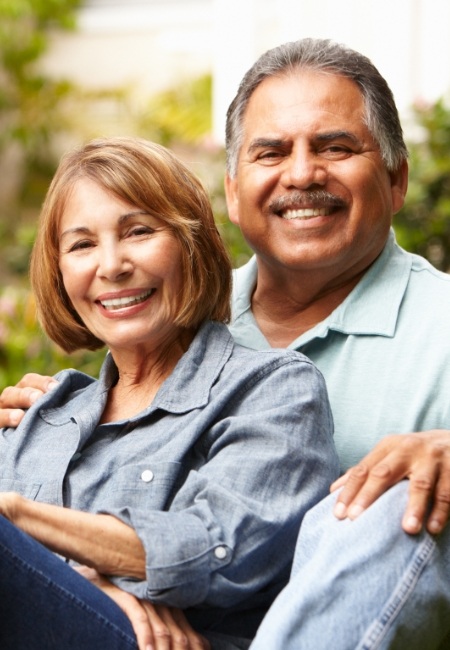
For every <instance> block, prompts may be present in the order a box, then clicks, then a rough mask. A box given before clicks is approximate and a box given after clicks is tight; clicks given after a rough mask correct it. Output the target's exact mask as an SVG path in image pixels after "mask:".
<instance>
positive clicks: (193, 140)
mask: <svg viewBox="0 0 450 650" xmlns="http://www.w3.org/2000/svg"><path fill="white" fill-rule="evenodd" d="M82 4H83V2H82V0H0V197H1V201H0V389H1V388H2V387H4V386H6V385H9V384H12V383H15V382H16V381H17V380H18V379H20V378H21V377H22V376H23V374H24V373H25V372H30V371H34V372H39V373H43V374H50V375H51V374H54V373H55V372H57V371H58V370H60V369H61V368H64V367H69V366H72V367H76V368H79V369H81V370H84V371H85V372H87V373H89V374H94V375H95V374H97V371H98V368H99V366H100V362H101V359H102V357H103V355H104V351H100V352H96V353H87V352H81V353H77V354H74V355H71V356H70V357H68V356H67V355H66V354H64V353H63V352H61V351H60V350H58V349H57V348H56V347H55V346H54V345H53V344H51V343H50V342H49V341H48V340H47V339H46V338H45V336H44V335H43V333H42V332H41V330H40V328H39V325H38V323H37V321H36V315H35V308H34V302H33V297H32V295H31V293H30V291H29V285H28V277H27V273H28V260H29V254H30V251H31V247H32V244H33V238H34V233H35V227H36V220H37V216H38V214H39V208H40V205H41V203H42V200H43V197H44V194H45V192H46V189H47V187H48V184H49V181H50V179H51V177H52V174H53V172H54V170H55V167H56V165H57V162H58V159H59V157H60V155H61V152H62V151H63V150H65V149H67V148H68V147H70V146H72V145H74V144H77V143H80V142H83V141H85V140H87V139H89V138H91V137H95V136H97V135H105V131H106V134H111V133H110V131H111V126H109V127H106V126H105V123H104V121H102V122H101V123H97V122H96V120H95V115H96V110H97V109H98V107H99V106H101V107H103V112H102V115H104V114H105V113H104V109H105V106H106V107H108V110H109V111H110V112H111V113H112V114H113V115H114V116H117V115H120V123H121V125H122V127H121V128H122V129H123V130H124V131H125V132H126V133H127V134H135V135H140V136H143V137H146V138H149V139H151V140H154V141H157V142H160V143H162V144H164V145H166V146H168V147H171V148H173V149H174V150H175V151H177V152H178V153H179V154H180V155H181V157H182V158H183V159H184V160H185V162H187V163H188V164H189V165H191V166H192V169H193V170H194V171H196V172H197V173H198V175H199V176H200V177H201V178H202V180H203V181H204V183H205V185H206V186H207V188H208V190H209V192H210V195H211V199H212V202H213V207H214V213H215V216H216V219H217V223H218V226H219V228H220V230H221V232H222V234H223V236H224V238H225V240H226V242H227V245H228V247H229V250H230V252H231V255H232V258H233V262H234V264H235V265H236V266H239V265H241V264H242V263H244V262H245V261H246V260H247V259H248V257H249V255H250V251H249V249H248V248H247V246H246V244H245V242H244V241H243V240H242V238H241V236H240V233H239V230H238V229H237V228H236V227H235V226H233V225H232V224H230V223H229V221H228V218H227V214H226V207H225V201H224V195H223V172H224V166H225V165H224V161H225V157H224V152H223V148H222V147H221V146H220V145H217V144H214V143H213V141H212V139H211V137H210V136H211V130H212V108H211V106H212V100H211V97H212V77H211V76H210V75H203V76H200V77H197V78H193V79H187V80H186V81H183V82H182V83H180V84H177V85H176V86H174V87H173V88H170V89H166V90H164V91H163V92H160V93H157V94H156V95H152V97H151V98H149V99H148V100H146V101H141V102H140V103H139V104H138V105H136V103H133V102H131V101H130V97H129V89H127V88H126V87H120V86H114V87H113V86H112V87H111V88H109V89H105V88H102V89H101V90H98V91H97V90H95V89H94V90H92V88H90V89H86V88H83V87H82V86H80V85H79V84H76V83H74V82H73V81H69V80H67V79H64V78H60V79H56V78H54V77H50V76H48V75H46V74H45V73H44V72H43V70H42V69H41V67H40V65H39V63H40V61H41V59H42V57H43V56H45V54H46V51H47V48H48V44H49V38H50V35H52V34H54V33H55V31H61V32H63V31H66V30H76V29H77V12H78V10H79V9H80V7H81V6H82ZM449 63H450V62H442V65H447V66H448V65H449ZM411 114H412V116H413V118H414V123H415V128H414V129H412V130H411V133H414V137H413V138H412V137H411V138H410V139H409V142H408V144H409V148H410V169H411V172H410V185H409V191H408V196H407V201H406V205H405V207H404V208H403V209H402V211H401V212H400V213H399V214H398V215H397V217H396V218H395V222H394V227H395V231H396V234H397V238H398V240H399V242H400V244H401V245H403V246H404V247H405V248H406V249H408V250H410V251H412V252H416V253H419V254H421V255H424V256H425V257H427V258H428V259H429V260H430V261H431V262H432V263H433V264H434V265H435V266H436V267H437V268H439V269H442V270H443V271H445V272H450V109H449V107H448V104H446V102H445V99H444V98H439V99H438V100H437V101H435V102H433V103H431V104H430V103H422V104H421V105H417V106H412V107H411ZM86 115H89V116H90V118H89V120H86V119H85V117H86ZM124 125H125V126H124ZM412 326H414V324H412Z"/></svg>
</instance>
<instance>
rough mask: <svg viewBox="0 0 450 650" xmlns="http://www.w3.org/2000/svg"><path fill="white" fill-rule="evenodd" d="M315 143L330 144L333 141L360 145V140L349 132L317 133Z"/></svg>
mask: <svg viewBox="0 0 450 650" xmlns="http://www.w3.org/2000/svg"><path fill="white" fill-rule="evenodd" d="M315 140H316V141H317V142H332V141H333V140H350V141H351V142H353V143H354V144H358V145H360V144H361V140H360V139H359V138H358V137H357V136H356V135H355V134H354V133H352V132H351V131H329V132H327V133H317V135H316V136H315Z"/></svg>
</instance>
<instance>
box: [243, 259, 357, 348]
mask: <svg viewBox="0 0 450 650" xmlns="http://www.w3.org/2000/svg"><path fill="white" fill-rule="evenodd" d="M364 272H365V271H364ZM364 272H361V273H359V274H358V275H356V276H354V277H352V278H350V279H348V280H345V281H342V282H333V283H332V284H328V283H326V284H324V283H318V282H317V281H315V282H313V281H312V278H311V277H309V278H308V277H304V276H302V275H297V274H296V275H295V277H289V276H285V277H283V278H279V279H275V278H274V277H273V275H270V274H269V275H267V276H266V275H265V273H264V271H262V272H258V281H257V285H256V289H255V291H254V294H253V296H252V312H253V316H254V318H255V320H256V322H257V323H258V327H259V328H260V330H261V332H262V333H263V334H264V336H265V337H266V339H267V340H268V341H269V343H270V345H271V346H272V347H276V348H285V347H287V346H288V345H290V344H291V343H292V342H293V341H295V339H297V338H298V337H299V336H301V335H302V334H303V333H304V332H307V331H308V330H310V329H312V328H313V327H314V326H315V325H317V324H318V323H320V322H321V321H323V320H324V319H325V318H327V316H329V315H330V314H331V313H332V312H333V311H334V310H335V309H336V308H337V307H338V306H339V305H340V304H341V303H342V302H343V301H344V300H345V298H346V297H347V296H348V295H349V293H350V292H351V291H352V290H353V289H354V287H355V286H356V285H357V284H358V282H359V280H360V279H361V277H362V276H363V274H364Z"/></svg>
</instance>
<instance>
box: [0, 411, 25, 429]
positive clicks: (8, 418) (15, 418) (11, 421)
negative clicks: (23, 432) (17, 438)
mask: <svg viewBox="0 0 450 650" xmlns="http://www.w3.org/2000/svg"><path fill="white" fill-rule="evenodd" d="M24 415H25V411H22V410H20V409H0V428H1V427H5V428H8V427H11V428H13V429H15V428H16V427H18V426H19V424H20V422H21V421H22V418H23V416H24Z"/></svg>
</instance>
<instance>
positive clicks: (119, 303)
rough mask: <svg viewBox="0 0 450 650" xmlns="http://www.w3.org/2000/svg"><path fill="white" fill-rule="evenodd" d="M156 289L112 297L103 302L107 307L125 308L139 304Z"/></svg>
mask: <svg viewBox="0 0 450 650" xmlns="http://www.w3.org/2000/svg"><path fill="white" fill-rule="evenodd" d="M153 291H154V289H151V290H150V291H146V292H145V293H141V294H140V295H139V296H126V297H124V298H111V300H102V301H101V304H102V306H103V307H104V308H105V309H123V308H124V307H130V306H131V305H137V304H138V303H140V302H143V301H144V300H146V299H147V298H148V297H149V296H151V295H152V293H153Z"/></svg>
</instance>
